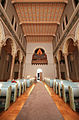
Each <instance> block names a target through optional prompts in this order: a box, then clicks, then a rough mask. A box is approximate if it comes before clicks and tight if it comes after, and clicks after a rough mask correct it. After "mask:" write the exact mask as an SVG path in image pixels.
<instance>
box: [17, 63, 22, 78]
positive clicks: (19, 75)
mask: <svg viewBox="0 0 79 120" xmlns="http://www.w3.org/2000/svg"><path fill="white" fill-rule="evenodd" d="M18 78H19V79H20V78H21V61H20V62H19V73H18Z"/></svg>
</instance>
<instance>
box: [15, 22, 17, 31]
mask: <svg viewBox="0 0 79 120" xmlns="http://www.w3.org/2000/svg"><path fill="white" fill-rule="evenodd" d="M16 28H17V23H15V31H16Z"/></svg>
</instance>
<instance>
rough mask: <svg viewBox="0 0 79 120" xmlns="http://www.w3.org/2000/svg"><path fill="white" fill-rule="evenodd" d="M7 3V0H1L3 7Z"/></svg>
mask: <svg viewBox="0 0 79 120" xmlns="http://www.w3.org/2000/svg"><path fill="white" fill-rule="evenodd" d="M5 4H6V0H1V5H2V6H3V8H4V7H5Z"/></svg>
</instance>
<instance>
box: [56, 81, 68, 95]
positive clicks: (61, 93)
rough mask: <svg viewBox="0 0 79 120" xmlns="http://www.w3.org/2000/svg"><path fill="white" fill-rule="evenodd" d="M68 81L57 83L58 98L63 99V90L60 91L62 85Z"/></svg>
mask: <svg viewBox="0 0 79 120" xmlns="http://www.w3.org/2000/svg"><path fill="white" fill-rule="evenodd" d="M68 82H70V81H68V80H61V81H60V82H59V83H58V93H59V96H60V97H63V89H62V85H63V83H68Z"/></svg>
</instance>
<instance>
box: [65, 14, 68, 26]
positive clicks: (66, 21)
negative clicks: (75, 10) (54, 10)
mask: <svg viewBox="0 0 79 120" xmlns="http://www.w3.org/2000/svg"><path fill="white" fill-rule="evenodd" d="M65 21H66V25H67V24H68V19H67V15H66V16H65Z"/></svg>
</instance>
